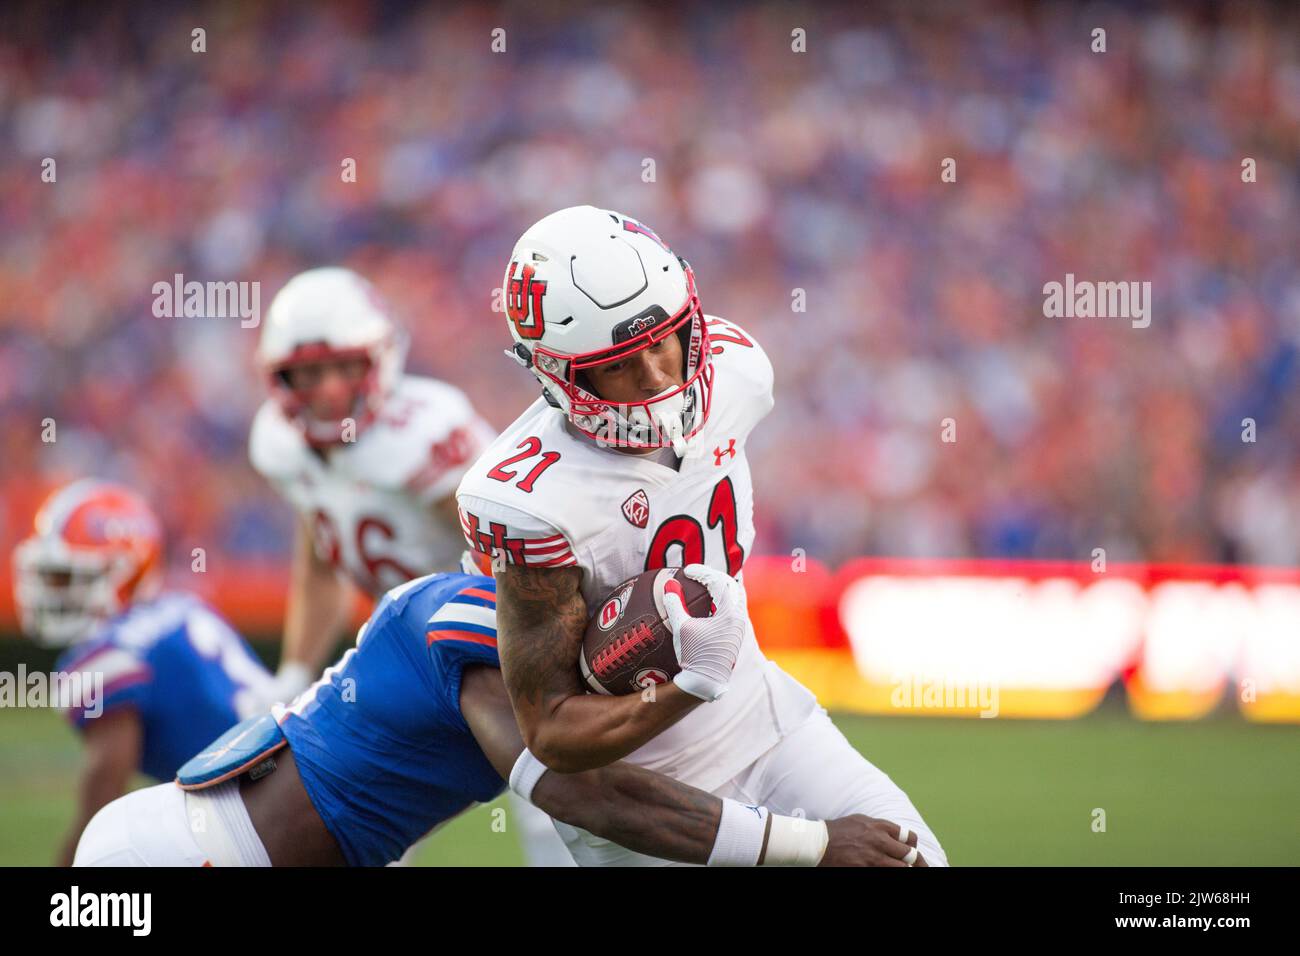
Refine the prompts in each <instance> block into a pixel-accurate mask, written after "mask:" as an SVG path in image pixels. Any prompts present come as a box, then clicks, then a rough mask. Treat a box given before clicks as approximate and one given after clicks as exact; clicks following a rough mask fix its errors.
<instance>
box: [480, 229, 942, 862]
mask: <svg viewBox="0 0 1300 956" xmlns="http://www.w3.org/2000/svg"><path fill="white" fill-rule="evenodd" d="M503 292H504V295H505V301H506V312H507V316H508V319H509V322H510V331H511V335H512V338H513V339H514V348H513V353H512V354H513V356H514V357H515V359H516V360H517V361H518V362H519V363H520V364H521V365H523V366H524V367H526V368H528V369H529V370H530V371H531V372H532V373H533V374H534V375H535V376H536V377H537V379H538V380H539V381H540V383H541V385H542V397H541V398H539V399H538V400H537V401H536V402H534V403H533V404H532V405H531V406H530V407H529V408H528V409H527V410H525V411H524V413H523V414H522V415H521V416H520V417H519V418H518V419H517V420H516V421H515V422H514V423H513V424H512V425H510V426H509V427H508V428H507V429H506V430H505V431H504V432H503V433H502V434H501V435H500V436H499V437H498V438H497V439H496V441H495V442H493V444H492V445H491V446H490V447H489V448H488V450H487V451H486V452H485V453H484V454H483V455H482V456H481V457H480V458H479V460H478V461H477V462H476V463H475V464H474V465H473V466H472V467H471V468H470V469H469V470H468V472H467V473H466V475H465V478H464V479H463V480H462V482H461V484H460V488H459V490H458V492H457V497H458V500H459V505H460V513H461V514H460V517H461V522H462V525H463V530H464V532H465V536H466V539H467V540H468V541H469V543H470V546H471V547H473V548H475V549H477V550H478V551H480V552H482V553H484V554H490V555H492V556H493V558H494V568H495V569H496V571H497V578H498V630H499V635H500V653H501V670H502V674H503V676H504V678H505V682H506V686H507V688H508V689H509V692H510V696H511V699H512V702H513V705H514V708H515V714H516V717H517V718H518V721H519V725H520V729H521V731H522V732H523V735H524V740H525V742H526V743H527V745H528V749H527V750H526V751H525V752H524V754H523V755H522V757H521V758H520V764H519V765H517V766H516V774H515V776H514V777H513V778H512V781H511V783H512V786H516V789H518V788H519V787H518V785H519V783H520V781H522V782H523V787H524V788H526V785H527V780H528V779H531V778H532V776H533V775H534V774H536V773H537V772H538V769H537V768H538V767H541V766H544V767H549V768H551V769H554V770H557V771H560V772H577V771H582V770H586V769H590V768H592V767H598V766H603V765H605V764H607V763H610V762H612V761H614V760H619V759H622V758H626V759H628V760H629V761H631V762H632V763H636V764H639V765H641V766H644V767H647V768H649V769H652V770H656V771H659V772H662V773H665V774H667V775H669V776H672V777H675V778H677V779H678V780H681V781H683V782H686V783H690V784H692V785H694V786H696V787H699V788H701V789H703V790H707V791H710V792H713V793H715V794H717V795H718V796H721V797H724V798H726V799H724V807H725V808H726V809H725V811H724V825H726V826H727V827H729V828H734V831H733V832H734V839H733V840H731V841H730V842H729V845H730V846H732V847H733V849H732V850H731V851H729V852H736V853H738V854H740V855H742V856H746V857H748V855H750V854H753V855H757V853H758V852H759V848H760V847H761V846H762V845H763V843H764V841H769V843H772V844H775V845H776V846H777V847H778V849H779V852H778V853H777V854H776V855H777V856H778V857H780V856H781V855H783V854H784V855H787V856H788V857H789V858H790V859H802V858H804V857H805V856H807V855H819V854H820V853H821V852H823V849H824V846H825V839H826V837H825V827H824V825H823V824H821V823H808V822H806V821H821V820H829V819H833V818H835V817H839V816H843V815H845V814H849V813H862V814H866V815H867V816H869V817H874V818H881V819H886V820H890V821H892V822H893V823H895V824H897V825H899V826H900V836H901V838H902V843H900V853H899V857H900V858H901V859H903V860H904V862H906V863H908V864H913V865H914V864H915V862H916V860H917V858H918V855H919V856H923V857H924V859H925V860H926V861H927V862H928V864H930V865H946V863H947V860H946V856H945V854H944V852H943V850H942V848H941V847H940V845H939V843H938V841H937V839H936V838H935V837H934V834H933V833H932V832H931V830H930V829H929V827H927V826H926V824H925V822H924V821H923V820H922V819H921V816H920V814H919V813H918V812H917V811H916V809H915V808H914V807H913V806H912V803H911V801H910V800H909V799H908V798H907V796H906V795H905V794H904V793H903V792H902V790H900V789H899V788H898V786H897V785H895V784H894V783H893V781H891V780H890V779H889V777H888V776H886V775H885V774H884V773H882V772H881V771H880V770H878V769H877V768H876V767H874V766H873V765H872V764H871V763H870V762H868V761H867V760H866V759H865V758H864V757H862V756H861V755H860V754H859V753H858V752H857V751H856V750H854V748H853V747H852V746H851V745H850V744H849V743H848V741H847V740H846V739H845V738H844V736H843V734H841V733H840V732H839V730H838V729H837V728H836V727H835V726H834V724H833V723H832V722H831V721H830V719H829V717H828V716H827V715H826V712H825V711H824V710H823V709H822V708H821V707H819V706H818V704H817V701H816V699H815V697H814V696H813V695H812V694H811V693H810V692H809V691H808V690H807V689H806V688H804V687H803V686H802V685H800V684H799V683H798V682H797V681H795V680H794V679H793V678H791V677H790V676H789V675H787V674H786V673H785V672H784V671H782V670H781V669H780V668H779V667H777V666H776V664H775V663H773V662H771V661H768V660H767V659H766V658H765V657H764V656H763V654H762V652H761V651H760V650H759V647H758V644H757V641H756V640H755V637H754V633H753V627H752V625H751V624H750V622H749V617H748V613H747V611H746V608H745V600H744V591H743V588H742V587H741V585H740V583H739V580H738V578H739V576H740V574H741V569H742V567H743V565H744V562H745V558H746V556H747V555H748V554H749V553H750V551H751V549H752V547H753V543H754V523H753V487H752V483H751V480H750V473H749V465H748V462H747V460H746V457H745V443H746V440H747V439H748V437H749V433H750V431H751V430H752V429H753V428H754V426H755V425H757V424H758V422H759V421H760V420H762V418H763V417H764V416H765V415H766V414H767V413H768V411H770V410H771V408H772V405H773V397H772V366H771V363H770V362H769V361H768V358H767V356H766V355H765V354H764V352H763V350H762V348H761V347H760V346H759V344H758V343H757V342H756V341H755V340H754V338H753V336H752V335H750V334H749V333H748V332H746V331H744V330H743V329H741V328H740V327H738V326H736V325H734V324H732V323H729V322H725V321H723V320H721V319H718V318H714V317H711V316H706V315H705V314H704V312H703V310H702V308H701V306H700V301H699V298H698V296H697V294H696V289H695V279H694V276H693V274H692V272H691V269H690V266H689V265H688V264H687V263H686V261H685V260H683V259H681V258H680V257H678V256H677V255H676V254H674V253H673V252H672V251H671V250H670V249H669V248H668V247H667V245H666V244H665V243H664V242H663V241H662V240H661V239H660V238H659V237H658V236H656V235H655V234H654V233H653V232H652V231H651V230H650V229H648V228H646V227H645V226H643V225H642V224H640V223H639V222H637V221H636V220H633V219H630V218H628V217H627V216H624V215H622V214H620V213H616V212H612V211H609V210H600V209H596V208H593V207H591V206H580V207H574V208H570V209H563V210H560V211H559V212H556V213H553V214H551V215H549V216H547V217H546V218H544V219H542V220H541V221H540V222H538V223H536V224H535V225H534V226H532V227H531V228H530V229H529V230H528V231H527V232H525V233H524V235H523V236H522V238H520V240H519V242H518V243H517V244H516V245H515V248H514V250H513V252H512V254H511V259H510V263H509V266H508V267H507V271H506V276H505V286H504V289H503ZM678 566H685V567H686V568H687V573H688V574H689V575H691V576H692V577H695V578H697V579H699V580H701V581H703V582H704V583H705V584H706V585H707V586H708V587H709V589H710V591H711V593H712V594H713V595H714V602H715V604H716V605H717V610H716V612H715V613H714V614H713V616H711V617H709V618H699V619H691V618H687V617H686V615H685V613H684V610H683V609H682V608H681V606H680V604H679V603H672V602H670V603H669V604H668V607H669V611H670V619H671V621H672V623H673V628H674V632H675V635H676V637H677V639H678V641H679V647H680V651H679V657H680V660H681V663H682V666H683V670H682V673H680V674H678V675H677V677H676V678H675V679H674V680H673V682H672V683H671V684H665V685H662V686H660V687H656V688H654V692H653V693H647V694H640V695H638V694H631V695H627V696H601V695H597V694H587V693H585V692H584V688H583V687H582V686H581V683H580V679H579V676H578V675H579V668H578V656H579V651H580V648H581V644H582V635H583V630H584V627H585V624H586V621H587V618H588V616H589V612H590V610H591V609H592V608H593V607H594V605H595V603H596V602H597V601H599V600H600V599H601V598H603V597H604V596H605V595H606V594H608V593H609V592H610V591H611V590H612V589H613V588H614V586H615V585H617V584H618V583H619V582H621V581H623V580H625V579H627V578H629V577H631V576H633V575H635V574H637V573H639V572H641V571H645V570H649V569H653V568H660V567H678ZM724 692H725V694H724ZM647 698H649V701H647ZM530 762H532V765H531V766H530ZM752 804H762V805H766V806H767V807H770V808H772V810H773V811H774V814H778V813H779V814H789V816H788V817H787V816H776V815H773V816H771V817H769V818H767V819H765V820H756V819H755V814H754V813H752V812H749V811H747V810H746V807H745V805H752ZM557 827H558V829H559V830H560V832H561V834H562V835H563V836H564V837H565V840H566V843H567V845H568V846H569V849H570V851H571V852H572V853H573V855H574V858H575V859H577V860H578V862H579V863H583V864H588V863H600V864H610V863H628V862H636V863H657V862H662V861H654V860H651V859H649V858H645V857H637V856H636V855H635V854H632V853H630V851H627V850H624V849H623V848H621V847H618V846H615V845H613V844H610V843H608V842H606V841H603V840H599V839H597V838H595V837H594V836H592V835H591V834H589V833H586V832H585V831H579V830H576V829H574V828H572V827H568V826H566V825H563V824H557ZM909 833H910V834H913V835H915V836H916V838H917V839H916V840H915V841H913V842H916V844H917V845H916V846H914V847H912V849H910V850H908V848H907V847H906V846H904V845H903V844H905V843H907V842H908V840H907V835H908V834H909ZM719 842H720V845H721V844H722V843H723V842H724V841H722V840H720V841H719ZM736 848H739V849H736ZM904 854H906V855H904ZM771 855H772V854H771V852H770V847H769V858H770V857H771Z"/></svg>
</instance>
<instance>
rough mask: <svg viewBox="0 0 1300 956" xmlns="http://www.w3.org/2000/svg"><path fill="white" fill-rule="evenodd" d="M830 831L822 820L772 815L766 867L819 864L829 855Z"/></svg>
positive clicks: (764, 857) (764, 859)
mask: <svg viewBox="0 0 1300 956" xmlns="http://www.w3.org/2000/svg"><path fill="white" fill-rule="evenodd" d="M828 843H830V831H829V830H827V829H826V824H825V823H823V822H822V821H821V820H805V819H804V818H803V817H782V816H777V815H776V814H772V829H771V832H770V833H769V834H768V836H767V853H766V854H765V855H764V856H763V863H762V865H763V866H816V865H817V864H818V863H820V862H821V861H822V857H823V856H825V855H826V846H827V844H828Z"/></svg>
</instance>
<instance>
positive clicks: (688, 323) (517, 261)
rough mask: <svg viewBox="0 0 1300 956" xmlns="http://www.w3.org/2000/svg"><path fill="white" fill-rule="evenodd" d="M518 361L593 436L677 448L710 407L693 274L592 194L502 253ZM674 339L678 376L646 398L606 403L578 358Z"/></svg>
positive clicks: (709, 374)
mask: <svg viewBox="0 0 1300 956" xmlns="http://www.w3.org/2000/svg"><path fill="white" fill-rule="evenodd" d="M502 292H503V294H504V297H505V306H506V315H507V317H508V318H509V321H510V335H511V337H512V338H514V340H515V345H514V349H513V352H512V353H510V354H511V355H512V356H513V357H514V358H515V360H516V361H518V362H519V363H520V364H521V365H523V366H524V367H525V368H528V369H531V370H532V373H533V374H534V375H535V376H537V380H538V381H539V382H541V383H542V392H543V394H544V395H545V397H546V400H547V401H548V402H549V403H550V404H552V405H553V406H555V407H556V408H558V409H560V410H561V411H563V412H564V414H565V415H567V416H568V418H569V421H570V422H572V423H573V425H574V427H575V428H577V429H578V430H579V431H581V432H582V433H583V434H585V435H587V436H589V437H591V438H594V439H596V440H597V441H600V442H601V443H603V444H607V445H612V446H616V447H622V448H662V447H665V446H668V445H672V446H673V448H674V449H675V450H676V451H677V453H678V454H682V453H683V452H684V450H685V447H686V443H687V442H688V441H689V440H690V439H691V437H693V436H694V435H695V434H696V433H697V432H699V430H700V429H701V428H703V427H704V423H705V421H706V420H707V418H708V414H709V401H710V398H711V396H712V391H713V365H712V356H711V350H710V346H709V333H708V330H707V329H706V328H705V324H704V312H703V310H702V309H701V308H700V300H699V296H698V295H696V292H695V276H694V275H693V274H692V272H691V267H690V266H689V265H688V264H687V262H686V260H684V259H682V258H681V257H679V256H677V255H675V254H674V253H673V252H672V251H671V250H670V249H669V248H668V246H667V245H665V244H664V242H663V240H661V239H660V238H659V237H658V236H656V235H655V234H654V233H653V232H652V231H651V230H649V229H648V228H646V227H645V226H643V225H641V223H639V222H637V221H636V220H635V219H630V218H628V217H627V216H624V215H622V214H621V213H617V212H612V211H610V210H608V209H597V208H595V207H594V206H573V207H571V208H569V209H561V210H560V211H559V212H555V213H552V214H551V215H549V216H547V217H546V218H545V219H542V220H541V221H540V222H538V223H536V224H535V225H533V226H532V227H531V228H530V229H529V230H528V231H527V232H525V233H524V234H523V236H522V237H521V238H520V239H519V241H518V242H517V243H516V244H515V248H514V251H513V252H512V253H511V254H510V265H509V266H508V267H507V269H506V276H505V283H504V285H503V287H502ZM669 335H677V336H679V337H680V339H681V343H682V356H683V359H684V365H685V367H684V368H683V370H682V372H683V384H682V385H681V386H680V387H675V388H670V389H667V390H665V391H663V392H661V393H659V394H658V395H656V396H654V397H653V398H651V399H649V400H647V401H644V402H632V403H629V404H626V405H624V404H619V405H614V404H611V403H610V402H607V401H605V400H603V399H601V397H600V396H598V395H596V394H594V393H593V392H592V391H591V390H590V388H589V387H588V385H587V383H586V379H585V376H584V375H583V370H584V369H588V368H591V367H592V366H595V365H601V364H604V363H605V362H613V361H616V360H618V359H621V358H626V357H628V356H629V355H632V354H635V353H636V352H640V351H641V350H643V349H646V348H649V347H650V346H652V345H654V344H655V343H656V342H658V341H660V340H662V339H664V338H666V337H667V336H669Z"/></svg>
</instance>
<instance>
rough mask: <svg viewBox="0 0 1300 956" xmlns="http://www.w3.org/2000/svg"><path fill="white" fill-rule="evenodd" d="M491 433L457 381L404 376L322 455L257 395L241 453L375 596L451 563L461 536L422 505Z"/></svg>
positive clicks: (322, 547)
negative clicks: (353, 434) (350, 434)
mask: <svg viewBox="0 0 1300 956" xmlns="http://www.w3.org/2000/svg"><path fill="white" fill-rule="evenodd" d="M493 435H494V432H493V430H492V428H491V427H490V426H489V425H488V424H487V423H486V422H485V421H483V419H481V418H480V417H479V416H478V415H477V414H476V413H475V411H474V408H473V406H471V405H470V403H469V399H468V398H466V397H465V394H464V393H463V392H461V391H460V389H458V388H455V387H453V386H451V385H448V384H446V383H445V382H439V381H437V380H435V379H431V378H419V377H416V376H413V375H406V376H403V377H402V378H401V379H400V380H399V382H398V384H397V387H396V388H394V389H393V393H392V395H390V396H389V398H388V400H387V401H386V402H385V403H384V406H383V408H382V409H381V410H380V412H379V414H378V415H377V416H376V417H375V420H374V421H372V422H371V423H370V424H369V426H368V427H366V428H364V429H362V430H361V431H360V432H359V433H358V435H357V440H356V441H355V442H347V443H343V444H340V445H336V446H333V447H331V448H330V449H328V451H327V452H326V453H324V454H321V453H318V452H316V451H313V450H312V448H311V446H309V445H308V444H307V441H306V439H305V438H304V437H303V434H302V432H301V430H299V429H298V428H297V427H296V426H295V425H294V424H293V422H291V421H290V420H289V419H288V418H286V417H285V415H284V413H283V412H282V411H281V409H280V406H279V405H278V404H277V403H276V402H275V401H273V400H267V401H266V402H265V403H264V404H263V405H262V407H261V408H260V409H259V410H258V412H257V415H256V417H255V418H254V419H253V430H252V434H251V436H250V438H249V457H250V458H251V459H252V462H253V467H254V468H256V469H257V470H258V472H260V473H261V474H262V475H263V476H265V477H266V478H267V479H268V480H269V481H270V482H271V483H272V484H273V485H274V486H275V488H276V490H277V491H279V492H280V494H281V495H283V496H284V497H285V498H286V499H287V500H288V501H289V503H290V504H291V505H293V507H294V510H296V511H297V512H298V513H299V514H300V515H303V516H304V517H306V518H307V519H308V520H309V521H310V522H311V523H312V527H313V530H314V534H315V546H316V553H317V554H318V555H319V556H320V557H321V558H322V559H323V560H326V561H329V562H330V563H331V564H333V565H334V566H335V567H338V568H341V569H342V570H344V571H345V572H346V573H347V574H348V576H349V577H350V578H351V579H352V580H353V581H354V582H356V584H357V586H358V587H360V588H362V589H363V590H364V591H366V592H368V593H369V594H371V595H373V596H374V597H379V596H380V595H382V594H383V593H384V592H385V591H387V590H389V589H390V588H394V587H397V586H398V585H399V584H404V583H405V582H407V581H409V580H411V579H412V578H416V577H420V576H421V575H425V574H428V573H430V572H432V571H439V570H454V569H456V568H457V567H458V563H459V558H460V555H461V552H462V551H464V544H463V542H462V541H461V538H460V536H459V535H458V534H457V533H456V531H455V529H454V528H449V527H447V526H446V524H445V523H444V522H443V521H441V520H440V519H439V518H438V516H437V515H436V514H434V512H433V511H432V506H433V503H434V502H436V501H439V500H441V499H443V498H446V497H447V496H448V495H450V494H451V493H452V492H453V491H454V490H455V488H456V485H457V483H458V482H459V481H460V479H461V477H462V476H463V475H464V473H465V469H466V466H468V465H469V464H470V463H471V462H472V461H474V459H475V458H476V457H477V456H478V455H479V453H480V452H482V451H483V449H484V448H485V447H486V446H487V445H488V443H489V442H490V441H491V440H492V437H493Z"/></svg>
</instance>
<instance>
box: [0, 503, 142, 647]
mask: <svg viewBox="0 0 1300 956" xmlns="http://www.w3.org/2000/svg"><path fill="white" fill-rule="evenodd" d="M161 562H162V530H161V527H160V525H159V522H158V518H157V517H156V516H155V515H154V513H153V511H152V509H150V507H149V506H148V505H147V504H146V503H145V501H144V499H143V498H141V497H140V496H139V495H137V494H136V493H135V492H134V491H131V490H130V489H129V488H125V487H123V486H121V485H115V484H110V483H108V482H102V481H96V480H94V479H82V480H81V481H75V482H73V483H72V484H70V485H66V486H64V487H63V488H60V489H59V490H58V491H56V492H54V494H52V495H51V496H50V497H49V498H48V499H47V500H46V502H45V504H43V505H42V506H41V508H40V510H39V511H37V512H36V530H35V533H34V534H33V535H32V536H31V537H29V538H27V539H26V540H25V541H23V542H21V543H20V544H19V545H18V547H17V548H15V549H14V559H13V567H14V598H15V600H16V603H17V605H18V614H19V619H20V621H21V623H22V627H23V631H24V632H25V633H26V634H27V635H28V636H30V637H31V638H32V639H33V640H35V641H37V642H38V643H40V644H43V645H45V646H47V647H64V646H67V645H68V644H73V643H76V642H77V641H80V640H83V639H84V638H87V637H90V636H91V634H92V632H93V631H94V629H95V627H96V625H98V624H99V623H102V622H103V621H106V620H107V619H109V618H111V617H113V616H114V615H116V614H119V613H121V612H122V611H124V610H126V608H127V607H129V606H130V605H131V603H132V602H133V601H135V600H140V599H145V598H149V597H152V596H153V595H154V594H156V593H157V590H158V587H159V585H160V582H161V574H162V572H161Z"/></svg>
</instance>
